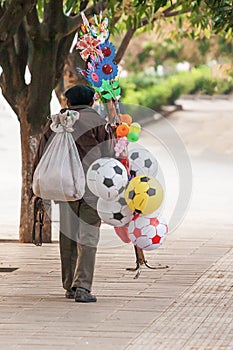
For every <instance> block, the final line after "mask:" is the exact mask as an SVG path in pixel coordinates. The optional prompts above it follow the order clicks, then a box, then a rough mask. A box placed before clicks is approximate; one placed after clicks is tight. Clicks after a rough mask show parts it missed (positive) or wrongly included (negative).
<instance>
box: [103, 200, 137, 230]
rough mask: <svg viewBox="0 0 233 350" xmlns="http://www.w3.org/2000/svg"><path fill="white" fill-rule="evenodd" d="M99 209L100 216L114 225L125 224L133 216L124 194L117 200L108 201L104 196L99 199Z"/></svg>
mask: <svg viewBox="0 0 233 350" xmlns="http://www.w3.org/2000/svg"><path fill="white" fill-rule="evenodd" d="M97 211H98V214H99V216H100V218H101V219H102V220H103V221H104V222H106V223H107V224H109V225H112V226H125V225H126V224H128V223H129V222H130V220H131V219H132V217H133V212H132V211H131V210H130V208H129V207H128V205H127V203H126V201H125V198H124V194H122V195H120V197H119V198H118V199H117V200H116V201H111V202H109V201H106V200H104V199H102V198H99V199H98V202H97Z"/></svg>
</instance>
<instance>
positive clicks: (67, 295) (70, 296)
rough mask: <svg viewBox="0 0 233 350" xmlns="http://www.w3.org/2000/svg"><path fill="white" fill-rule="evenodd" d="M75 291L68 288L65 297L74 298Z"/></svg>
mask: <svg viewBox="0 0 233 350" xmlns="http://www.w3.org/2000/svg"><path fill="white" fill-rule="evenodd" d="M74 295H75V292H74V291H73V290H67V291H66V293H65V297H66V298H67V299H74Z"/></svg>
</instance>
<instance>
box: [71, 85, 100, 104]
mask: <svg viewBox="0 0 233 350" xmlns="http://www.w3.org/2000/svg"><path fill="white" fill-rule="evenodd" d="M64 95H65V97H66V98H67V100H68V102H69V103H70V104H71V106H77V105H90V104H91V103H92V102H93V99H94V95H95V90H94V89H93V88H92V87H90V86H87V85H75V86H73V87H72V88H70V89H68V90H66V92H65V94H64Z"/></svg>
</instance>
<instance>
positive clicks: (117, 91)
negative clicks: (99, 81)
mask: <svg viewBox="0 0 233 350" xmlns="http://www.w3.org/2000/svg"><path fill="white" fill-rule="evenodd" d="M114 93H115V95H116V96H119V95H120V94H121V88H120V87H119V88H118V89H116V90H114Z"/></svg>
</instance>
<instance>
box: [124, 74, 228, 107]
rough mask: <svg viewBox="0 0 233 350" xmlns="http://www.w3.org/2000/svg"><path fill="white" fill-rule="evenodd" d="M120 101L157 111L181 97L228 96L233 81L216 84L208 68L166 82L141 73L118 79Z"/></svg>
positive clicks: (166, 79)
mask: <svg viewBox="0 0 233 350" xmlns="http://www.w3.org/2000/svg"><path fill="white" fill-rule="evenodd" d="M120 83H121V87H122V101H123V102H125V103H130V104H138V105H143V106H145V107H149V108H152V109H156V110H159V109H160V108H161V106H163V105H171V104H174V103H175V101H176V100H177V99H178V98H179V97H180V96H181V95H182V94H195V93H202V94H208V95H213V94H214V93H230V92H231V91H233V78H231V77H230V78H229V79H228V80H216V79H213V78H212V77H211V71H210V69H209V68H208V67H199V68H194V69H192V70H191V71H190V72H180V73H177V74H175V75H171V76H169V77H168V78H159V77H157V76H147V75H145V74H143V73H140V74H135V75H131V76H129V77H127V78H124V79H121V81H120Z"/></svg>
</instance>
